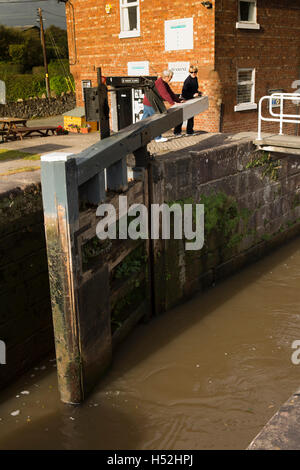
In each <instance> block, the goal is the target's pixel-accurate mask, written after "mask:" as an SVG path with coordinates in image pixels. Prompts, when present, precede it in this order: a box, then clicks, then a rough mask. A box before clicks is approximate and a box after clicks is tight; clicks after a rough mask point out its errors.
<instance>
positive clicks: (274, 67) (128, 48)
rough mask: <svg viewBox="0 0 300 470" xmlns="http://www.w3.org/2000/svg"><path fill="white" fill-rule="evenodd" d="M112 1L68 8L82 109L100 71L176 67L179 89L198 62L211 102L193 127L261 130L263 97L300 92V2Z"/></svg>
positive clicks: (77, 0) (79, 0) (75, 1)
mask: <svg viewBox="0 0 300 470" xmlns="http://www.w3.org/2000/svg"><path fill="white" fill-rule="evenodd" d="M108 1H109V3H106V2H104V1H102V0H72V3H71V4H70V3H67V4H66V14H67V28H68V38H69V50H70V62H71V71H72V73H73V75H74V78H75V82H76V96H77V104H78V105H82V87H83V85H84V84H91V86H95V85H96V80H97V75H96V68H97V67H102V72H103V75H106V76H109V75H138V74H139V73H141V74H143V73H145V74H149V75H157V74H159V73H160V72H161V71H162V70H164V69H166V68H173V69H174V70H175V72H176V73H175V75H174V79H173V81H172V82H171V86H172V88H173V89H174V91H177V92H180V91H181V86H182V81H183V80H184V78H185V77H186V76H187V75H188V72H187V71H186V70H187V67H188V65H189V64H194V65H197V66H198V80H199V84H200V89H201V90H203V92H204V94H206V95H208V96H209V99H210V107H209V110H207V111H206V112H205V113H203V114H201V115H200V116H198V117H197V118H196V125H195V128H196V129H197V128H198V129H204V130H206V131H212V132H218V131H222V132H231V131H243V130H245V131H248V130H256V129H257V117H258V110H257V107H258V102H259V99H260V97H261V96H264V95H266V94H268V93H269V91H270V90H284V91H285V92H293V91H295V90H296V89H300V3H299V0H288V1H287V0H249V1H245V0H211V1H208V2H204V1H202V0H190V1H187V2H182V1H181V0H163V1H161V0H151V1H150V0H108ZM138 70H139V72H138ZM134 72H135V73H134ZM297 80H299V82H298V83H296V82H297ZM293 87H294V88H293ZM295 87H296V88H295ZM272 126H274V125H273V124H267V123H264V126H263V130H269V129H270V130H271V129H274V127H273V128H272ZM286 127H288V125H287V126H286ZM277 129H278V126H276V130H277ZM285 131H286V128H285ZM288 131H289V132H291V133H294V131H295V126H292V125H290V128H289V129H288Z"/></svg>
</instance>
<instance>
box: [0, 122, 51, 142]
mask: <svg viewBox="0 0 300 470" xmlns="http://www.w3.org/2000/svg"><path fill="white" fill-rule="evenodd" d="M26 122H27V119H21V118H13V117H5V118H1V117H0V134H1V135H2V141H6V140H8V139H9V138H16V137H20V139H21V140H23V137H27V136H31V135H32V134H33V133H36V134H38V135H40V136H43V137H46V136H48V134H49V132H52V134H54V133H55V132H56V128H57V126H35V127H34V126H32V127H31V126H30V127H27V126H26Z"/></svg>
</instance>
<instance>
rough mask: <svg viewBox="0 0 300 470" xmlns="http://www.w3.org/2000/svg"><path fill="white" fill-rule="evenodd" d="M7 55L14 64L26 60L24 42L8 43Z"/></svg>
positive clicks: (22, 62)
mask: <svg viewBox="0 0 300 470" xmlns="http://www.w3.org/2000/svg"><path fill="white" fill-rule="evenodd" d="M9 56H10V58H11V60H12V62H13V63H14V64H24V63H25V61H26V47H25V44H10V46H9Z"/></svg>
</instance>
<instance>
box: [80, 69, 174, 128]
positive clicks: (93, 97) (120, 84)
mask: <svg viewBox="0 0 300 470" xmlns="http://www.w3.org/2000/svg"><path fill="white" fill-rule="evenodd" d="M156 79H157V77H152V76H147V77H143V76H123V77H122V76H112V77H106V86H107V87H109V88H108V89H107V91H109V92H115V93H116V101H117V119H118V129H119V130H120V129H123V128H124V127H127V126H129V125H130V124H132V123H134V122H137V121H139V120H140V119H141V116H142V109H143V106H142V102H143V97H144V94H146V96H147V98H148V100H149V102H150V103H151V105H152V106H153V107H154V109H155V110H156V112H159V113H163V112H166V108H165V105H164V103H163V100H162V99H161V97H160V95H159V94H158V93H157V91H156V88H155V80H156ZM98 88H99V87H98ZM98 88H84V104H85V115H86V120H87V121H99V120H100V113H99V96H98V91H99V89H98Z"/></svg>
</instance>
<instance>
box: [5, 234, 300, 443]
mask: <svg viewBox="0 0 300 470" xmlns="http://www.w3.org/2000/svg"><path fill="white" fill-rule="evenodd" d="M299 275H300V242H299V239H298V240H294V241H292V242H291V243H289V244H288V245H287V246H285V247H283V248H281V249H279V250H278V251H276V252H274V253H273V254H271V255H270V256H268V257H266V258H264V259H263V260H261V261H260V262H257V263H256V264H253V265H251V266H250V267H247V268H246V269H244V270H243V271H241V272H240V273H238V274H237V275H235V276H233V277H231V278H229V279H227V280H225V281H223V282H222V283H220V284H219V285H217V286H215V287H214V288H213V289H211V290H209V291H207V292H206V293H204V294H201V295H198V296H196V297H194V298H193V299H192V300H190V301H189V302H188V303H186V304H184V305H181V306H179V307H178V308H175V309H173V310H172V311H170V312H168V313H166V314H164V315H162V316H159V317H157V318H155V319H154V320H153V321H152V322H150V323H149V324H147V325H140V326H138V327H137V328H136V329H135V331H134V332H133V333H132V334H131V335H130V337H129V338H128V339H127V341H125V343H123V344H122V345H121V346H120V347H119V349H118V351H117V353H116V356H115V358H114V362H113V366H112V368H111V370H110V371H109V373H108V374H107V376H106V377H105V379H103V380H101V381H100V382H99V384H98V385H97V387H96V389H95V390H94V393H93V394H92V395H91V396H90V397H89V398H88V399H87V401H86V403H85V404H84V405H82V406H80V407H73V406H67V405H63V404H62V403H60V400H59V394H58V390H57V382H56V366H55V361H54V360H53V358H48V359H47V360H45V361H43V362H42V363H41V364H40V365H39V366H38V367H36V368H34V369H32V370H31V371H29V372H28V373H27V374H26V375H24V376H23V377H22V378H21V379H20V380H19V382H18V383H16V384H14V385H13V386H12V387H10V388H9V389H6V390H5V391H3V392H1V394H0V449H115V450H119V449H128V450H130V449H137V450H140V449H169V450H171V449H193V450H195V449H245V448H246V447H247V445H248V444H249V443H250V442H251V440H252V439H253V438H254V436H255V435H256V434H257V433H258V432H259V431H260V430H261V428H262V427H263V426H264V424H265V423H266V422H267V421H268V420H269V418H270V417H271V416H272V415H273V414H274V413H275V412H276V410H277V409H278V408H279V407H280V406H281V405H282V404H283V402H284V401H286V400H287V399H288V398H289V396H290V395H291V394H292V393H294V392H295V391H296V390H297V389H298V388H299V386H300V365H298V366H297V365H293V363H292V361H291V355H292V353H293V351H294V350H293V349H292V348H291V344H292V342H293V341H294V340H300V285H299Z"/></svg>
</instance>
